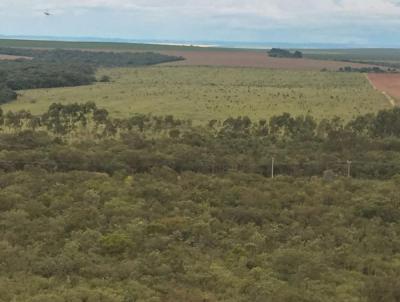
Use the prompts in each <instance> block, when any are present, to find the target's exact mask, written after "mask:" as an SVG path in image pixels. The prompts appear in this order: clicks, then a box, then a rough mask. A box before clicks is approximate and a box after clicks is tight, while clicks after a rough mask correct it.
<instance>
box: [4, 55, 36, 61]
mask: <svg viewBox="0 0 400 302" xmlns="http://www.w3.org/2000/svg"><path fill="white" fill-rule="evenodd" d="M18 59H24V60H32V58H31V57H22V56H10V55H2V54H0V61H15V60H18Z"/></svg>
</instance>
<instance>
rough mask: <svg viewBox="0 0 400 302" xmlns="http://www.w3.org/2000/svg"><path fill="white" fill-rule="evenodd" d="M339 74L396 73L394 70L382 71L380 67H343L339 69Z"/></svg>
mask: <svg viewBox="0 0 400 302" xmlns="http://www.w3.org/2000/svg"><path fill="white" fill-rule="evenodd" d="M339 71H340V72H361V73H395V72H397V71H396V70H395V69H391V68H389V69H382V68H381V67H377V66H374V67H359V68H356V67H351V66H345V67H340V68H339Z"/></svg>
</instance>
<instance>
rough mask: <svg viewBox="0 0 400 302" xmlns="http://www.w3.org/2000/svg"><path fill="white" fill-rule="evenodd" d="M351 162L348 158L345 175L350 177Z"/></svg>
mask: <svg viewBox="0 0 400 302" xmlns="http://www.w3.org/2000/svg"><path fill="white" fill-rule="evenodd" d="M351 164H352V162H351V161H350V160H348V161H347V177H351Z"/></svg>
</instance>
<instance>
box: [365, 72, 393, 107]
mask: <svg viewBox="0 0 400 302" xmlns="http://www.w3.org/2000/svg"><path fill="white" fill-rule="evenodd" d="M368 78H369V80H370V81H371V83H372V84H373V85H374V86H375V88H376V89H378V90H380V91H382V92H383V93H385V94H388V95H390V96H391V97H393V98H395V99H396V100H398V101H400V74H397V73H395V74H390V73H371V74H369V75H368Z"/></svg>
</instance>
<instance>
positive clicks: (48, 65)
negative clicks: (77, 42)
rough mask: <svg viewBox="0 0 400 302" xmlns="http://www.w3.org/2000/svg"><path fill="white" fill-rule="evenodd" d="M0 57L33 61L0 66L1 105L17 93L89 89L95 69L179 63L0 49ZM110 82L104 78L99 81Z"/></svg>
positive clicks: (150, 56)
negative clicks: (22, 57) (77, 88)
mask: <svg viewBox="0 0 400 302" xmlns="http://www.w3.org/2000/svg"><path fill="white" fill-rule="evenodd" d="M0 54H10V55H17V56H26V57H32V60H27V59H21V60H17V61H11V62H5V61H4V62H0V104H4V103H7V102H10V101H12V100H14V99H16V98H17V93H16V92H15V91H16V90H21V89H33V88H51V87H68V86H79V85H88V84H92V83H93V82H95V81H96V77H95V72H96V69H97V68H98V67H121V66H126V67H137V66H146V65H153V64H159V63H164V62H170V61H177V60H182V58H180V57H173V56H167V55H162V54H157V53H149V52H146V53H113V52H90V51H79V50H61V49H56V50H34V49H17V48H15V49H14V48H0ZM109 80H110V79H109V78H108V77H107V76H104V77H103V78H102V79H101V80H100V81H102V82H107V81H109Z"/></svg>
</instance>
